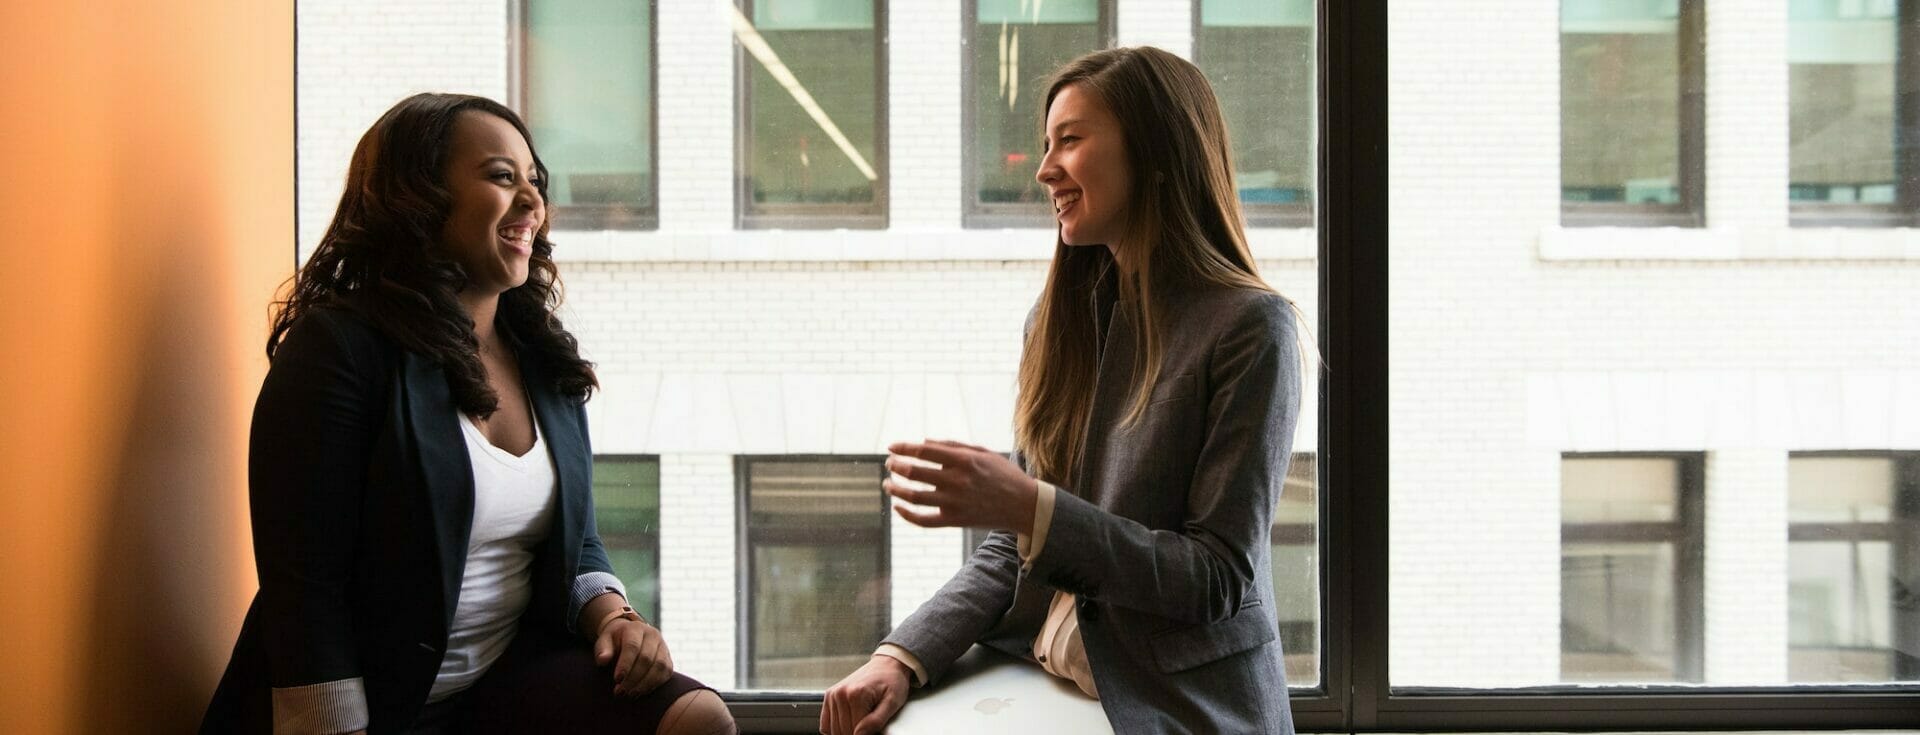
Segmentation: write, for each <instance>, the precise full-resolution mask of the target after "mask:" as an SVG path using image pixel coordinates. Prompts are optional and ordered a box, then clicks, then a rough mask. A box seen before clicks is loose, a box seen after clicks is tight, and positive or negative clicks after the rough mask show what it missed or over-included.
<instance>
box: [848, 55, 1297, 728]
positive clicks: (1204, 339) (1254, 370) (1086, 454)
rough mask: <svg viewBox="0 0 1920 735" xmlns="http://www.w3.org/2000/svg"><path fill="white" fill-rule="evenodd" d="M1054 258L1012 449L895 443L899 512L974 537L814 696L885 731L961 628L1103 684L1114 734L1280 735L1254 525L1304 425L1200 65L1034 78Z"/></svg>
mask: <svg viewBox="0 0 1920 735" xmlns="http://www.w3.org/2000/svg"><path fill="white" fill-rule="evenodd" d="M1044 126H1045V127H1044V129H1043V131H1042V134H1043V136H1044V140H1045V143H1046V154H1045V156H1044V157H1043V158H1042V159H1041V162H1040V169H1039V171H1038V173H1037V174H1036V176H1037V178H1038V179H1039V181H1040V183H1041V184H1043V185H1044V186H1045V187H1046V188H1047V191H1048V193H1049V195H1050V197H1051V199H1052V201H1053V205H1054V216H1055V219H1056V220H1057V222H1058V226H1059V229H1058V233H1059V235H1058V240H1057V242H1056V244H1055V248H1054V257H1053V265H1052V268H1051V270H1050V272H1049V273H1048V275H1047V281H1046V286H1045V289H1044V290H1043V291H1042V292H1041V294H1040V299H1039V303H1038V304H1037V305H1035V307H1034V309H1033V313H1032V315H1031V316H1030V317H1029V319H1028V324H1027V332H1026V343H1025V349H1024V351H1023V353H1022V356H1021V361H1020V371H1019V398H1018V401H1017V404H1016V412H1015V431H1014V442H1015V450H1016V451H1015V456H1014V458H1013V459H1012V460H1009V459H1007V458H1005V457H1001V456H1000V455H997V454H994V453H992V452H990V451H987V450H985V449H983V448H980V447H977V446H972V445H968V444H962V443H959V442H953V441H927V442H921V443H899V444H895V445H893V446H892V447H891V448H890V450H891V451H892V453H893V455H894V456H892V457H889V458H888V462H887V466H888V468H889V469H890V470H891V471H892V473H893V474H894V476H893V477H892V478H889V479H888V480H887V481H885V482H884V483H883V485H884V487H885V489H886V491H887V492H888V493H890V494H892V495H893V496H894V497H895V498H898V499H899V500H901V501H904V502H905V503H906V504H905V505H896V506H895V510H896V511H898V512H899V513H900V515H901V516H902V517H904V518H905V519H906V520H908V521H909V522H911V523H914V524H916V525H920V526H927V527H946V526H964V527H968V528H981V529H991V530H992V533H991V534H989V535H988V537H987V540H986V542H985V543H983V544H981V546H980V548H978V549H976V550H975V551H974V553H973V555H972V556H971V557H970V558H969V559H968V561H967V563H966V565H965V566H964V567H963V568H962V569H961V570H960V571H959V572H958V573H957V574H955V575H954V577H953V579H952V580H951V581H949V582H948V583H947V584H946V586H945V587H943V588H942V589H941V590H940V591H939V592H938V593H937V594H936V595H934V597H933V599H932V600H930V601H928V602H927V603H926V604H925V605H922V606H921V607H920V609H919V610H918V611H916V612H915V613H914V614H913V615H912V616H911V617H909V618H908V619H907V620H906V621H905V622H903V623H902V624H901V625H900V626H899V627H898V628H896V629H895V630H894V631H893V633H892V634H891V635H889V636H888V637H887V638H886V641H885V642H884V643H883V644H882V645H881V647H880V650H878V651H876V652H875V654H874V656H873V657H872V658H871V659H869V661H868V662H867V663H866V665H864V666H862V667H861V668H860V669H859V670H857V671H855V672H854V673H852V674H851V675H849V676H848V677H847V678H846V679H844V680H842V681H841V682H840V683H839V684H837V685H836V686H835V687H834V688H833V689H831V690H829V691H828V693H827V696H826V703H825V706H824V708H823V709H822V713H821V717H820V727H821V730H822V731H825V732H830V733H836V734H840V733H868V732H878V731H879V729H880V728H881V727H883V726H884V725H885V723H886V722H888V721H889V720H891V719H892V717H893V715H894V714H895V713H896V712H897V711H898V710H899V708H900V707H901V706H902V705H903V703H904V702H905V700H906V696H907V691H908V689H909V687H910V686H913V685H925V684H928V683H931V682H934V681H938V680H939V679H940V677H941V676H942V674H944V673H946V671H947V669H948V667H949V666H950V665H951V664H952V662H953V661H954V660H955V659H957V658H959V657H960V655H961V654H962V653H964V652H965V651H966V650H967V649H968V648H969V647H970V646H972V645H973V644H974V643H976V642H978V643H983V644H986V645H988V646H991V647H994V648H997V649H999V650H1002V651H1005V652H1007V653H1010V654H1013V655H1016V656H1020V657H1022V658H1025V659H1027V660H1030V661H1033V662H1035V663H1037V664H1039V665H1040V666H1041V667H1042V668H1044V669H1045V670H1046V671H1047V672H1049V673H1051V674H1054V675H1057V676H1060V677H1063V678H1066V679H1070V680H1072V681H1073V682H1074V683H1075V684H1076V685H1077V686H1078V687H1079V689H1080V690H1081V691H1082V692H1084V693H1086V694H1087V695H1088V696H1092V697H1096V698H1098V699H1099V700H1100V703H1101V706H1102V708H1103V709H1104V710H1105V711H1106V714H1107V718H1108V720H1109V721H1110V722H1111V724H1112V725H1113V727H1114V729H1115V730H1116V731H1119V732H1128V733H1133V732H1260V733H1290V732H1292V731H1293V722H1292V716H1291V714H1290V712H1289V710H1288V704H1287V687H1286V680H1285V675H1284V673H1283V667H1282V659H1281V651H1280V641H1279V638H1278V634H1277V622H1276V620H1275V618H1274V612H1273V611H1274V599H1273V596H1274V590H1273V585H1272V574H1271V559H1270V546H1269V543H1270V542H1269V533H1270V532H1269V526H1270V524H1271V522H1272V517H1273V511H1274V506H1275V503H1276V502H1277V501H1278V500H1279V494H1280V488H1281V483H1282V481H1283V480H1284V479H1285V477H1286V475H1287V462H1288V459H1289V457H1290V455H1291V449H1292V442H1293V431H1294V426H1295V423H1296V421H1297V420H1298V417H1299V405H1300V374H1301V372H1302V370H1301V368H1302V364H1301V358H1302V356H1303V355H1304V354H1306V353H1305V352H1304V351H1303V350H1302V348H1301V346H1300V345H1299V344H1298V342H1297V340H1298V339H1299V335H1301V334H1303V331H1302V330H1300V329H1299V328H1298V325H1297V323H1296V321H1297V318H1298V313H1299V312H1298V309H1296V308H1295V306H1294V305H1293V303H1292V302H1290V301H1288V300H1287V299H1286V298H1284V297H1282V296H1280V295H1279V294H1277V293H1275V292H1274V291H1273V289H1272V288H1270V287H1268V286H1267V285H1266V283H1265V282H1263V281H1262V280H1261V279H1260V277H1259V274H1258V273H1257V271H1256V269H1255V267H1254V262H1253V257H1252V255H1251V254H1250V252H1249V251H1248V248H1247V241H1246V234H1245V232H1244V229H1243V226H1242V219H1241V214H1240V205H1239V200H1238V197H1237V194H1236V191H1235V189H1234V184H1233V170H1232V165H1231V161H1232V158H1233V157H1232V153H1231V150H1230V149H1229V147H1228V144H1227V134H1226V126H1225V123H1224V122H1223V120H1222V116H1221V113H1220V107H1219V103H1218V102H1217V101H1216V100H1215V99H1214V96H1213V92H1212V89H1211V88H1210V87H1209V85H1208V84H1207V81H1206V79H1205V77H1203V76H1202V75H1201V73H1200V70H1199V69H1197V68H1195V67H1194V66H1193V64H1191V63H1188V62H1187V61H1185V60H1183V59H1181V58H1179V57H1177V56H1174V55H1172V54H1169V53H1167V52H1165V51H1162V50H1160V49H1156V48H1151V47H1138V48H1121V49H1111V50H1106V51H1099V52H1096V53H1092V54H1088V55H1086V56H1083V57H1080V58H1079V59H1076V60H1074V61H1073V62H1071V63H1069V64H1067V65H1066V66H1065V67H1064V68H1062V69H1061V70H1060V71H1059V72H1057V73H1056V74H1055V75H1054V77H1053V79H1052V81H1051V83H1050V84H1048V86H1047V96H1046V121H1045V123H1044Z"/></svg>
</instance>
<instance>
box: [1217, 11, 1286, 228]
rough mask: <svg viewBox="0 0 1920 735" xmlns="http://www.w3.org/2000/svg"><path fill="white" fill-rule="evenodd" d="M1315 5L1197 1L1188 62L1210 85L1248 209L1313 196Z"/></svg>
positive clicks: (1236, 180) (1241, 194) (1255, 209)
mask: <svg viewBox="0 0 1920 735" xmlns="http://www.w3.org/2000/svg"><path fill="white" fill-rule="evenodd" d="M1313 19H1314V4H1313V3H1312V2H1311V1H1310V0H1282V1H1279V2H1275V1H1274V0H1200V26H1199V28H1197V29H1196V30H1195V35H1194V42H1193V45H1194V63H1195V65H1197V66H1199V67H1200V70H1201V71H1203V72H1205V73H1206V75H1207V81H1209V82H1212V83H1213V92H1214V95H1215V96H1216V97H1218V98H1219V100H1220V108H1221V111H1222V112H1223V113H1224V114H1225V115H1226V119H1227V132H1228V135H1229V136H1230V137H1231V138H1232V140H1233V158H1234V161H1233V163H1234V181H1235V183H1236V184H1237V185H1238V186H1239V188H1240V201H1241V202H1243V203H1245V204H1247V205H1249V208H1248V212H1249V214H1252V213H1256V212H1260V211H1263V209H1262V208H1263V207H1265V208H1267V209H1273V208H1274V207H1272V206H1271V205H1295V207H1294V208H1295V209H1304V207H1306V206H1309V205H1311V202H1312V198H1313V181H1314V173H1313V143H1314V130H1315V128H1314V124H1313V106H1314V88H1315V85H1314V74H1313V69H1314V50H1313Z"/></svg>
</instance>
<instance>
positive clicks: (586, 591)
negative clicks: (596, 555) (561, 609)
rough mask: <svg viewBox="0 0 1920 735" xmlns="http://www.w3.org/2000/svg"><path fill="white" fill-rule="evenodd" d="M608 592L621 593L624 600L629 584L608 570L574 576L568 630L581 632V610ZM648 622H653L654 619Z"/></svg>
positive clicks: (569, 604)
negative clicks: (621, 581)
mask: <svg viewBox="0 0 1920 735" xmlns="http://www.w3.org/2000/svg"><path fill="white" fill-rule="evenodd" d="M608 592H612V593H614V594H616V595H619V596H620V599H622V600H625V599H629V598H628V597H627V586H626V585H624V584H621V583H620V578H619V577H616V576H613V575H611V574H608V573H606V572H587V573H586V574H582V575H580V576H578V577H574V578H573V599H572V600H571V601H570V602H569V603H568V604H567V632H570V633H578V632H580V631H578V630H577V628H579V627H580V610H581V609H582V608H585V607H586V606H587V602H588V601H589V600H592V599H593V598H595V597H599V596H601V595H604V594H606V593H608ZM648 622H649V624H651V622H652V621H648Z"/></svg>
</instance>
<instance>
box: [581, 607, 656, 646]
mask: <svg viewBox="0 0 1920 735" xmlns="http://www.w3.org/2000/svg"><path fill="white" fill-rule="evenodd" d="M616 618H626V619H628V620H631V621H633V622H636V623H644V622H647V619H646V618H643V617H640V613H637V612H634V610H633V606H631V605H621V606H620V609H618V610H615V611H613V612H610V613H607V616H606V617H604V618H601V619H600V624H599V625H596V626H593V636H594V637H595V638H598V637H600V634H601V633H603V632H606V630H607V624H608V623H611V622H613V621H614V620H615V619H616Z"/></svg>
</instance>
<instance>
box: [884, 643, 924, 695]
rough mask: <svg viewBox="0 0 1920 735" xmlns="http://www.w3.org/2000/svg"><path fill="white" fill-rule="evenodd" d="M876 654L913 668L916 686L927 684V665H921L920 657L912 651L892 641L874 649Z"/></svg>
mask: <svg viewBox="0 0 1920 735" xmlns="http://www.w3.org/2000/svg"><path fill="white" fill-rule="evenodd" d="M874 654H875V655H878V656H886V657H887V658H891V659H893V660H895V661H899V662H900V663H903V664H906V665H907V668H909V669H912V670H913V685H914V686H916V687H922V686H926V685H927V667H925V666H921V665H920V657H918V656H915V655H913V652H912V651H909V650H907V649H905V648H901V647H899V646H896V645H894V644H892V643H882V644H880V649H879V650H877V651H874Z"/></svg>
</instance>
